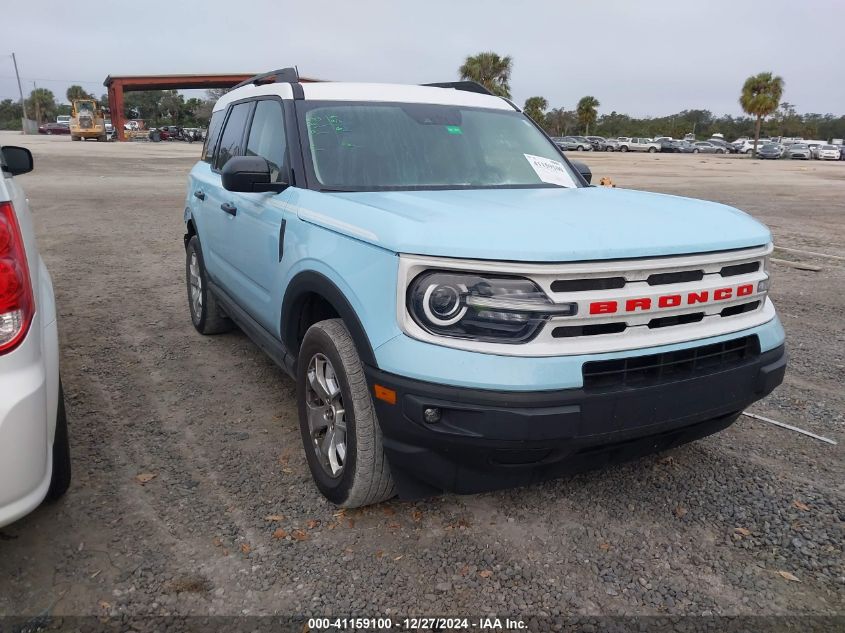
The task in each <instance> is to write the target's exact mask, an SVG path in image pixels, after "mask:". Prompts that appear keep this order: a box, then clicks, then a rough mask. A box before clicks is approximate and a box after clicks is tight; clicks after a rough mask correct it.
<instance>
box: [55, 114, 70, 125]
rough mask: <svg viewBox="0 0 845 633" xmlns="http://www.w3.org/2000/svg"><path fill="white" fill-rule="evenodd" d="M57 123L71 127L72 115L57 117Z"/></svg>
mask: <svg viewBox="0 0 845 633" xmlns="http://www.w3.org/2000/svg"><path fill="white" fill-rule="evenodd" d="M56 123H58V124H59V125H67V126H68V127H70V115H69V114H60V115H59V116H57V117H56Z"/></svg>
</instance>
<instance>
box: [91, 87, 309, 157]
mask: <svg viewBox="0 0 845 633" xmlns="http://www.w3.org/2000/svg"><path fill="white" fill-rule="evenodd" d="M255 75H256V73H245V74H229V75H117V76H112V75H109V76H108V77H106V80H105V81H104V82H103V85H104V86H105V87H106V88H108V90H109V110H110V111H111V121H112V125H113V126H114V129H115V130H116V131H117V135H118V138H119V139H120V140H121V141H125V140H126V137H125V135H124V130H123V124H124V123H125V122H126V117H125V116H124V114H123V108H124V104H123V93H124V92H131V91H133V90H136V91H137V90H190V89H200V90H207V89H209V88H231V87H233V86H236V85H238V84H239V83H241V82H242V81H246V80H247V79H250V78H251V77H255ZM299 81H301V82H303V83H305V82H309V81H317V80H315V79H308V78H306V77H300V78H299Z"/></svg>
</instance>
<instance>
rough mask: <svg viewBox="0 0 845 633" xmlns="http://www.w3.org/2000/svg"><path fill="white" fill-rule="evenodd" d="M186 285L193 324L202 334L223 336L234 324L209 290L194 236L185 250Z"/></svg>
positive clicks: (198, 242)
mask: <svg viewBox="0 0 845 633" xmlns="http://www.w3.org/2000/svg"><path fill="white" fill-rule="evenodd" d="M185 256H186V257H185V283H186V285H187V288H188V308H189V310H190V311H191V323H193V324H194V328H196V330H197V332H199V333H200V334H222V333H223V332H228V331H230V330H231V329H232V328H233V327H234V324H233V323H232V321H231V320H230V319H229V317H227V316H226V314H225V313H224V312H223V310H222V309H221V308H220V306H219V305H218V304H217V299H216V298H215V296H214V293H212V292H211V291H210V290H209V288H208V275H207V273H206V271H205V260H203V258H202V248H201V247H200V240H199V238H198V237H197V236H196V235H194V236H193V237H191V239H190V241H189V242H188V246H187V248H186V249H185Z"/></svg>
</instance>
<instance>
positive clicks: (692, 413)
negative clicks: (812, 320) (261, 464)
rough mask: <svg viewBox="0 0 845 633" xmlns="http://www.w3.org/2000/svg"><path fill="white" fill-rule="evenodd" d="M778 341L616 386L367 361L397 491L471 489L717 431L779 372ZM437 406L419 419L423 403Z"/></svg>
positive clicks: (519, 481) (523, 480)
mask: <svg viewBox="0 0 845 633" xmlns="http://www.w3.org/2000/svg"><path fill="white" fill-rule="evenodd" d="M785 369H786V352H785V349H784V347H783V346H781V347H779V348H777V349H774V350H770V351H768V352H765V353H763V354H760V355H759V356H756V357H754V358H753V359H750V360H749V361H748V362H746V363H743V364H741V365H738V366H734V367H731V368H730V369H726V370H725V371H720V372H717V373H712V374H708V375H706V376H698V377H695V378H690V379H685V380H675V381H671V382H665V383H662V384H657V385H649V386H646V387H639V388H632V387H623V388H620V389H618V390H613V391H608V390H601V391H591V390H585V389H567V390H558V391H539V392H506V391H488V390H480V389H467V388H462V387H450V386H446V385H439V384H433V383H428V382H422V381H418V380H412V379H408V378H404V377H400V376H396V375H393V374H387V373H385V372H382V371H379V370H377V369H374V368H372V367H365V371H366V374H367V379H368V382H369V384H370V388H371V392H372V389H373V385H375V384H379V385H381V386H383V387H387V388H388V389H392V390H394V391H395V392H396V395H397V398H396V404H389V403H387V402H385V401H383V400H379V399H374V400H373V402H374V403H375V408H376V413H377V415H378V419H379V422H380V425H381V429H382V436H383V439H384V446H385V451H386V453H387V457H388V460H389V461H390V465H391V469H392V471H393V474H394V478H395V479H396V483H397V486H398V488H399V493H400V496H403V497H406V498H413V497H419V496H425V495H429V494H434V493H437V492H440V491H453V492H459V493H473V492H480V491H483V490H492V489H496V488H503V487H510V486H515V485H525V484H529V483H532V482H535V481H539V480H544V479H548V478H551V477H556V476H560V475H562V474H566V473H570V472H577V471H581V470H585V469H589V468H594V467H600V466H603V465H606V464H608V463H615V462H618V461H624V460H627V459H633V458H636V457H639V456H642V455H645V454H648V453H652V452H655V451H660V450H665V449H668V448H672V447H674V446H679V445H681V444H684V443H686V442H690V441H693V440H696V439H699V438H701V437H704V436H706V435H709V434H712V433H715V432H717V431H720V430H722V429H724V428H726V427H728V426H730V424H732V423H733V421H734V420H736V418H737V416H738V415H739V414H740V413H741V412H742V410H743V409H745V408H746V407H748V406H749V405H750V404H751V403H753V402H755V401H757V400H759V399H760V398H762V397H764V396H766V395H767V394H769V393H770V392H771V391H772V390H773V389H774V388H775V387H777V385H779V384H780V383H781V382H782V381H783V375H784V372H785ZM428 408H436V409H438V410H439V420H438V421H437V422H436V423H434V424H429V423H426V422H425V417H424V411H425V410H426V409H428Z"/></svg>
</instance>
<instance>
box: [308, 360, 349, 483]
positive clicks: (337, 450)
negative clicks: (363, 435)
mask: <svg viewBox="0 0 845 633" xmlns="http://www.w3.org/2000/svg"><path fill="white" fill-rule="evenodd" d="M305 406H306V407H307V409H308V431H309V432H310V434H311V444H312V448H313V450H314V452H315V454H316V457H317V461H318V462H319V464H320V466H322V467H323V470H324V471H325V472H326V474H327V475H329V476H330V477H340V476H341V475H342V474H343V467H344V466H345V465H346V411H345V410H344V408H343V394H342V393H341V390H340V383H339V381H338V378H337V373H336V372H335V369H334V366H333V365H332V363H331V361H330V360H329V359H328V358H326V357H325V356H324V355H323V354H315V355H314V356H313V357H312V358H311V361H310V362H309V363H308V384H307V385H305Z"/></svg>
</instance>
